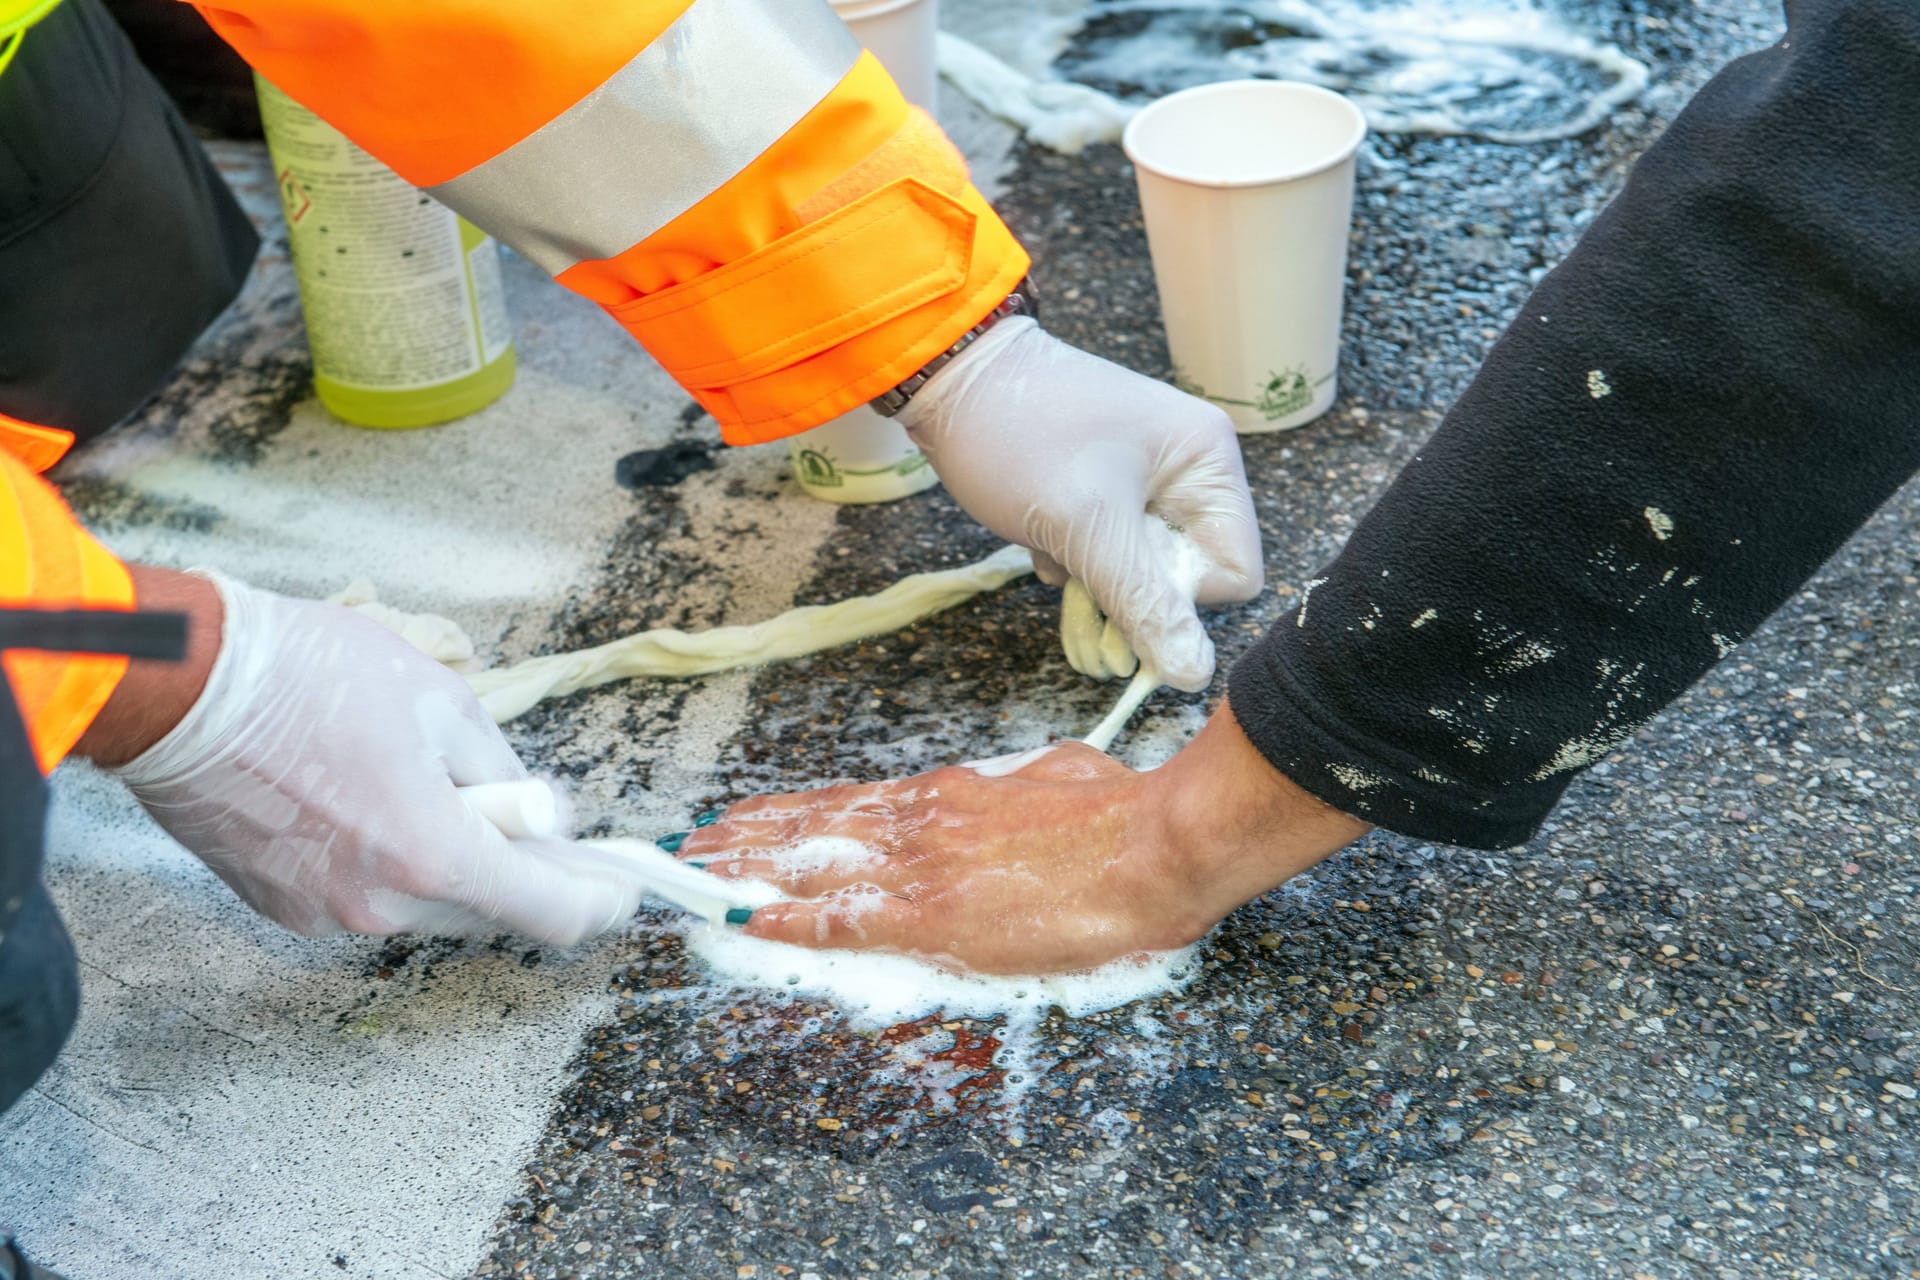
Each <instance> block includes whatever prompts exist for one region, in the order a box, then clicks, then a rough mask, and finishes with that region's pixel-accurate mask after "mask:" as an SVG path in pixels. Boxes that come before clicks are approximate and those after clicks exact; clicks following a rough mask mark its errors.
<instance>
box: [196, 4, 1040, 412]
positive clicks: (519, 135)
mask: <svg viewBox="0 0 1920 1280" xmlns="http://www.w3.org/2000/svg"><path fill="white" fill-rule="evenodd" d="M198 7H199V9H200V11H201V12H202V13H203V14H205V15H206V17H207V19H208V20H209V21H210V22H211V23H212V24H213V26H214V29H215V30H217V31H218V32H219V33H220V34H221V35H222V36H224V37H225V38H226V39H227V40H228V42H229V43H231V44H232V45H233V46H234V47H235V48H236V49H238V50H239V51H240V53H241V54H242V55H243V56H244V57H245V58H246V59H247V61H249V62H251V63H252V64H253V65H254V66H255V67H256V68H258V69H259V71H260V72H261V74H263V75H264V76H266V77H267V79H269V80H271V81H273V82H274V83H275V84H276V85H278V86H279V87H280V88H281V89H284V90H285V91H286V92H287V93H288V94H290V95H291V96H292V97H294V98H295V99H297V100H298V101H300V102H301V103H303V104H304V105H306V106H307V107H309V108H311V109H312V110H313V111H315V112H316V113H318V114H319V115H321V116H322V117H324V118H325V119H327V120H328V121H329V122H331V123H332V124H333V125H335V126H336V127H338V128H339V129H340V130H341V131H342V132H344V133H346V134H347V135H348V136H349V137H351V138H353V139H354V140H355V141H356V142H358V143H359V144H360V145H361V146H363V147H365V148H366V149H367V150H368V151H370V152H372V153H373V154H374V155H376V156H378V157H379V158H380V159H381V160H383V161H385V162H386V163H387V164H388V165H389V166H391V167H392V168H393V169H394V170H395V171H397V172H398V173H399V174H400V175H401V176H402V177H404V178H406V179H407V180H408V181H409V182H412V183H413V184H414V185H416V186H419V187H422V188H424V189H426V190H428V191H429V192H431V193H432V194H433V195H434V196H436V197H437V198H439V199H440V200H441V201H442V202H443V203H445V204H447V205H450V206H452V207H453V208H455V209H457V210H459V211H460V212H461V213H463V214H465V215H466V216H467V217H468V218H469V219H471V220H472V221H473V222H475V223H477V224H478V225H480V226H482V227H484V228H486V229H487V230H488V231H490V232H492V233H493V234H494V235H496V236H498V237H499V238H500V239H502V240H504V241H505V242H506V243H508V244H510V245H512V246H513V247H514V248H515V249H517V250H519V251H520V252H521V253H522V254H524V255H525V256H526V257H528V258H530V259H532V260H533V261H534V262H536V263H538V264H539V265H540V266H542V267H544V268H545V269H546V270H547V271H548V272H550V273H551V274H552V275H553V276H554V277H555V278H556V279H558V280H559V281H560V282H561V283H562V284H564V285H566V286H567V287H568V288H570V289H573V290H574V291H576V292H578V293H580V294H583V295H585V296H586V297H588V298H591V299H593V300H594V301H595V302H597V303H599V304H600V305H601V306H602V307H604V308H606V310H607V311H608V313H609V314H611V315H612V316H613V317H614V319H615V320H617V321H619V323H620V324H621V325H622V326H623V327H625V328H626V330H627V331H628V332H629V333H631V334H632V335H633V336H634V337H635V338H637V339H639V341H640V342H641V344H642V345H643V346H645V347H646V348H647V350H648V351H650V352H652V354H653V355H654V357H655V358H656V359H658V360H659V361H660V363H661V365H662V366H664V367H665V368H666V370H667V371H668V372H669V373H671V374H672V375H673V376H674V378H675V379H676V380H678V381H679V383H680V384H681V385H682V386H683V387H685V388H686V389H687V391H688V392H689V393H690V394H691V395H692V396H693V397H694V398H695V399H696V400H698V401H699V402H700V404H701V405H702V406H704V407H705V408H706V409H707V411H708V412H709V413H711V414H712V415H713V417H714V418H715V420H716V421H718V422H719V424H720V428H721V433H722V435H723V436H724V437H725V438H726V439H727V440H728V441H729V442H731V443H734V444H752V443H758V442H761V441H765V440H773V439H778V438H780V437H782V436H786V435H791V434H793V433H795V432H798V431H804V430H806V429H807V428H809V427H814V426H818V425H819V424H821V423H823V422H825V421H827V420H829V419H830V418H833V417H835V416H837V415H838V414H841V413H844V412H845V411H847V410H848V409H851V408H854V407H856V406H857V405H860V404H863V403H865V402H866V401H868V400H871V399H873V398H874V397H875V396H877V395H879V394H880V393H881V392H883V391H886V390H888V389H890V388H892V387H894V386H897V385H898V384H899V383H901V382H903V381H905V380H906V379H907V378H908V377H910V376H912V375H913V374H914V373H917V372H918V371H919V370H920V369H921V368H923V367H924V366H925V365H926V364H927V363H928V362H929V361H931V360H932V359H933V357H934V356H936V355H938V354H939V353H940V352H942V351H944V350H945V349H946V348H947V347H948V346H950V345H951V344H952V343H953V342H955V341H956V340H958V339H959V337H960V335H961V334H962V333H964V332H965V331H966V330H967V329H968V328H969V327H971V326H972V325H974V324H976V323H978V322H979V321H980V320H981V319H982V318H983V317H985V316H986V314H987V313H988V312H989V311H991V310H992V309H993V308H994V307H995V306H997V305H998V304H999V303H1000V302H1001V300H1002V299H1004V298H1005V297H1006V296H1007V294H1008V293H1010V292H1011V291H1012V290H1013V288H1014V286H1015V285H1017V284H1018V283H1019V282H1020V279H1021V277H1022V276H1024V275H1025V274H1026V271H1027V266H1028V260H1027V255H1026V253H1025V252H1024V251H1023V250H1022V249H1021V248H1020V246H1019V244H1018V243H1017V242H1016V241H1015V240H1014V238H1013V236H1012V234H1011V233H1010V232H1009V231H1008V230H1007V228H1006V226H1005V224H1003V223H1002V222H1001V221H1000V219H999V217H998V216H997V215H996V214H995V213H994V212H993V210H992V208H991V207H990V206H988V204H987V202H986V200H985V199H984V198H983V197H982V196H981V195H980V193H979V192H978V191H976V190H975V189H974V188H973V186H972V185H971V184H970V182H969V181H968V178H967V171H966V165H965V162H964V161H963V160H962V159H961V157H960V154H959V152H958V151H956V150H955V149H954V147H953V146H952V144H950V143H949V142H948V141H947V139H946V137H945V136H944V135H943V134H942V133H941V132H940V130H939V127H938V126H937V125H935V124H934V123H933V122H932V121H931V120H930V119H928V118H927V116H926V114H925V113H924V112H922V111H920V110H919V109H918V108H916V107H911V106H909V105H908V104H907V102H906V100H905V99H904V98H902V97H901V95H900V92H899V90H898V89H897V88H895V86H894V84H893V81H892V79H891V78H890V77H889V76H888V75H887V73H886V72H885V71H884V70H882V69H881V67H880V64H879V63H878V62H877V61H876V60H875V59H874V57H873V55H871V54H869V53H864V52H863V51H862V50H861V49H860V48H859V46H858V44H857V43H856V42H855V40H854V38H853V36H852V34H851V33H850V32H849V31H848V30H847V28H846V26H845V25H844V24H843V23H842V22H841V21H840V20H839V18H838V17H836V16H835V14H834V13H833V11H832V9H831V8H830V7H829V6H828V4H827V3H826V0H624V3H618V4H608V3H605V0H404V3H396V2H395V0H225V2H224V3H219V4H200V5H199V6H198Z"/></svg>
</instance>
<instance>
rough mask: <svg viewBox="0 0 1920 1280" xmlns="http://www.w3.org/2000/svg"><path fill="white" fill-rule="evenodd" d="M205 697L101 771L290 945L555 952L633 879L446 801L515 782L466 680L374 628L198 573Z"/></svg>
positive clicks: (616, 910) (611, 914)
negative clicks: (505, 937) (433, 945)
mask: <svg viewBox="0 0 1920 1280" xmlns="http://www.w3.org/2000/svg"><path fill="white" fill-rule="evenodd" d="M214 582H215V584H216V585H217V586H218V588H219V591H220V596H221V600H222V602H223V603H224V605H225V609H226V619H225V622H224V624H223V627H222V633H221V645H220V651H219V655H218V657H217V658H215V660H214V664H213V669H212V671H211V673H210V674H209V675H208V678H207V684H206V688H205V689H204V690H203V691H202V692H201V694H200V697H199V699H198V700H197V701H196V702H195V703H194V704H193V707H192V709H191V710H189V711H188V712H187V714H186V715H185V717H184V718H182V719H181V721H180V723H179V724H177V725H175V726H174V728H173V729H172V730H171V731H169V732H168V733H167V734H166V735H165V736H164V737H162V738H161V739H160V740H159V741H158V742H156V743H155V744H154V745H153V746H152V747H150V748H148V749H147V750H146V751H145V752H144V753H142V754H141V755H139V756H137V757H135V758H134V759H133V760H132V761H130V762H129V763H127V764H126V765H124V766H122V767H121V768H119V769H117V770H114V772H117V773H118V774H119V775H120V776H121V777H122V778H123V779H124V780H125V781H126V782H127V784H128V785H129V786H130V787H131V788H132V789H133V793H134V795H135V796H137V797H138V798H139V800H140V803H141V804H143V805H145V806H146V808H147V811H148V812H149V813H151V814H152V815H153V816H154V818H155V819H156V820H157V821H158V822H159V823H160V825H161V826H162V827H164V828H166V830H167V831H168V833H169V834H171V835H172V836H173V837H174V838H175V839H176V840H178V841H179V842H180V843H181V844H183V845H185V846H186V847H187V848H188V849H189V850H191V851H192V852H193V853H195V854H196V855H198V856H199V857H200V858H201V860H202V861H204V862H205V863H206V864H207V865H208V866H209V867H211V868H213V870H214V871H215V872H216V873H218V874H219V876H220V878H221V879H223V880H225V881H226V882H227V883H228V884H229V885H231V886H232V887H233V890H234V892H236V893H238V894H239V895H240V896H241V897H242V898H243V899H245V900H246V902H247V903H248V904H249V905H251V906H252V907H254V908H255V909H256V910H258V911H260V912H262V913H263V914H265V915H268V916H271V917H272V918H273V919H275V920H277V921H279V922H280V923H281V924H284V925H286V926H287V927H288V928H290V929H292V930H294V931H295V932H297V933H303V934H308V935H321V934H328V933H337V932H340V931H343V930H344V931H348V932H352V933H367V934H382V935H384V934H393V933H408V932H433V933H467V934H471V933H490V932H495V931H501V930H510V931H513V932H516V933H520V934H524V935H526V936H528V937H530V938H537V939H539V940H541V941H544V942H551V943H558V944H561V945H566V944H571V943H573V942H577V941H579V940H580V939H582V938H586V937H591V936H592V935H594V934H596V933H600V932H602V931H603V930H606V929H610V928H613V927H614V926H615V925H618V924H620V923H621V922H622V921H624V920H626V919H627V918H628V917H629V916H631V915H632V914H633V912H634V909H635V907H636V906H637V905H638V904H639V901H640V895H641V882H640V881H639V880H638V879H637V878H635V877H633V876H631V875H623V874H621V873H619V872H618V871H615V870H610V869H608V868H607V867H606V866H605V864H604V860H600V859H596V858H594V857H593V856H591V854H590V853H588V852H587V851H583V850H579V849H576V848H575V847H573V846H571V845H569V844H568V843H567V842H565V841H561V840H540V841H536V840H508V839H507V838H506V837H505V836H503V835H502V834H501V833H500V831H499V830H498V829H497V828H495V827H494V826H493V825H492V824H491V823H489V822H488V821H487V820H486V819H484V818H482V817H481V816H479V814H478V813H477V812H475V811H474V810H473V809H472V808H470V807H469V806H468V805H467V804H466V803H465V802H463V801H462V800H461V798H460V794H459V792H458V791H457V790H456V789H455V788H456V787H457V786H462V785H467V784H472V783H481V782H503V781H508V780H512V779H517V778H524V777H526V776H527V773H526V770H525V769H524V768H523V767H522V766H521V764H520V761H519V760H518V758H516V757H515V755H514V753H513V749H512V748H511V747H509V746H508V745H507V742H506V739H505V738H503V737H502V736H501V735H500V731H499V729H497V728H495V727H494V725H493V724H492V722H491V721H489V720H488V719H487V717H486V714H485V713H484V712H483V711H482V710H481V709H480V705H479V703H478V702H476V701H475V700H474V697H473V694H472V693H471V692H470V691H469V690H468V689H467V686H466V684H465V683H464V682H463V681H462V680H461V679H460V678H459V677H458V676H456V675H454V674H453V673H451V672H449V671H447V670H446V669H445V668H444V667H442V666H440V664H439V663H437V662H434V661H433V660H432V659H430V658H428V657H427V656H426V655H425V654H422V653H420V652H419V651H418V650H416V649H414V648H413V647H412V646H411V645H408V644H407V643H406V642H405V641H403V640H401V639H400V638H399V637H397V636H395V635H393V634H391V633H390V632H388V631H387V630H385V629H384V628H382V627H381V626H379V625H378V624H376V623H374V622H371V621H369V620H368V619H366V618H362V617H360V616H358V615H356V614H355V613H353V612H352V611H350V610H347V609H343V608H340V607H338V606H336V605H330V604H322V603H318V602H315V601H308V600H290V599H287V598H285V597H283V596H277V595H274V594H272V593H270V592H266V591H258V590H255V589H253V588H251V587H247V586H245V585H243V584H240V583H237V582H232V581H229V580H226V579H222V578H218V577H216V578H215V579H214Z"/></svg>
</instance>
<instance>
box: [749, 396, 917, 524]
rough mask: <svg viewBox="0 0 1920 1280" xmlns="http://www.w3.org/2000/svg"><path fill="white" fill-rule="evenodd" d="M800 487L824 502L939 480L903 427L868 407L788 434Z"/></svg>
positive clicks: (879, 496)
mask: <svg viewBox="0 0 1920 1280" xmlns="http://www.w3.org/2000/svg"><path fill="white" fill-rule="evenodd" d="M787 451H788V452H789V453H790V454H791V455H792V457H793V475H794V478H795V479H796V480H798V481H799V482H800V487H801V488H802V489H805V490H806V491H807V492H808V493H810V494H812V495H813V496H814V497H816V498H823V499H825V500H826V501H828V502H850V503H861V502H892V501H893V500H894V499H895V498H904V497H906V496H907V495H908V494H911V493H919V492H920V491H921V490H922V489H931V488H932V487H933V486H934V485H936V484H939V483H940V477H939V476H937V475H935V474H934V471H933V467H932V466H931V465H929V464H928V462H927V455H926V454H924V453H922V452H920V450H919V448H918V447H917V446H916V445H915V444H914V443H913V441H912V440H910V439H908V437H907V432H906V428H904V427H902V426H901V425H900V424H899V423H897V422H894V421H892V420H890V419H887V418H883V417H881V416H880V415H879V414H877V413H875V412H874V411H873V410H871V409H866V408H860V409H855V410H854V411H853V412H851V413H843V414H841V415H840V416H839V417H837V418H835V419H834V420H833V421H832V422H829V423H827V424H826V425H825V426H820V427H815V428H814V429H813V430H811V431H804V432H802V433H801V434H799V435H797V436H789V437H787Z"/></svg>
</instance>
